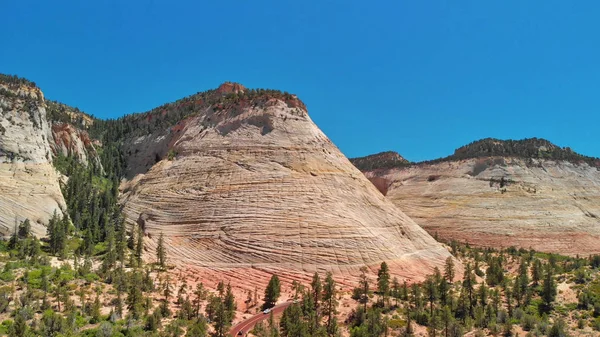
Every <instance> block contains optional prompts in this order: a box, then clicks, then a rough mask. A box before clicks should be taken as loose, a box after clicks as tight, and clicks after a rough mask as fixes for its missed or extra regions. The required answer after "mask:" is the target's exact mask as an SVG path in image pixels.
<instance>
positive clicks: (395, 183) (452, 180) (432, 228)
mask: <svg viewBox="0 0 600 337" xmlns="http://www.w3.org/2000/svg"><path fill="white" fill-rule="evenodd" d="M366 175H367V177H369V178H371V179H372V178H377V179H378V181H377V183H378V184H380V185H382V179H383V180H384V181H385V182H386V183H385V185H386V187H387V198H389V200H391V201H392V202H394V203H395V204H396V205H397V206H398V207H399V208H401V209H402V210H404V211H405V212H406V214H408V215H409V216H410V217H411V218H412V219H414V220H415V221H416V222H417V223H418V224H420V225H421V226H423V227H424V228H425V229H426V230H427V231H428V232H429V233H431V234H433V233H438V234H439V235H440V237H442V238H447V239H450V238H452V239H457V240H460V241H468V242H470V243H472V244H475V245H479V246H491V247H509V246H517V247H523V248H526V249H528V248H533V249H536V250H539V251H544V252H556V253H562V254H570V255H575V254H580V255H582V256H585V255H588V254H598V253H600V171H599V170H598V169H596V168H595V167H590V166H589V165H588V164H578V165H576V164H572V163H569V162H563V161H558V162H556V161H548V160H533V161H531V162H529V163H528V162H527V161H525V160H522V159H516V158H493V159H487V158H484V159H469V160H461V161H450V162H442V163H437V164H431V165H419V166H412V167H409V168H400V169H391V170H387V171H386V170H383V171H373V172H366ZM502 178H504V182H502ZM501 185H503V186H501Z"/></svg>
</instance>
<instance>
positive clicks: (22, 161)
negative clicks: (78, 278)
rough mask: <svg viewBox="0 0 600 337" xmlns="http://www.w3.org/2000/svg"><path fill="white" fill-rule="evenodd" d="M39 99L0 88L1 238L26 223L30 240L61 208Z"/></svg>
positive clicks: (21, 88)
mask: <svg viewBox="0 0 600 337" xmlns="http://www.w3.org/2000/svg"><path fill="white" fill-rule="evenodd" d="M49 137H51V132H50V129H49V127H48V123H47V121H46V110H45V107H44V96H43V94H42V92H41V91H40V90H39V89H38V88H36V87H33V86H28V85H18V86H17V85H8V84H3V83H0V233H1V234H8V233H9V232H12V231H13V229H14V226H15V219H16V221H18V222H20V221H23V220H24V219H26V218H28V219H29V220H30V221H31V222H32V228H33V231H34V233H35V234H37V235H44V234H45V233H46V229H45V227H44V224H45V223H47V221H48V219H49V218H50V217H51V216H52V214H53V213H54V211H57V212H58V213H59V214H61V209H63V208H64V207H65V202H64V199H63V197H62V193H61V191H60V187H59V183H58V179H59V177H58V174H57V173H56V171H55V169H54V168H53V167H52V153H51V151H50V146H49V142H48V138H49Z"/></svg>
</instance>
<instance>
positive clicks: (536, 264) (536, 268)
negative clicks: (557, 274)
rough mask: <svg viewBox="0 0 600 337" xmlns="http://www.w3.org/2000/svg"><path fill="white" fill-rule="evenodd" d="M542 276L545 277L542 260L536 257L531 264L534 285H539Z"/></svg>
mask: <svg viewBox="0 0 600 337" xmlns="http://www.w3.org/2000/svg"><path fill="white" fill-rule="evenodd" d="M542 277H544V275H543V270H542V262H541V261H540V260H539V259H535V260H533V263H532V265H531V279H532V281H533V285H534V286H537V285H538V284H539V283H540V281H541V280H542Z"/></svg>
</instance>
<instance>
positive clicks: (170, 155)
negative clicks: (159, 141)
mask: <svg viewBox="0 0 600 337" xmlns="http://www.w3.org/2000/svg"><path fill="white" fill-rule="evenodd" d="M175 157H177V151H175V150H173V149H170V150H169V153H167V159H169V160H173V159H175Z"/></svg>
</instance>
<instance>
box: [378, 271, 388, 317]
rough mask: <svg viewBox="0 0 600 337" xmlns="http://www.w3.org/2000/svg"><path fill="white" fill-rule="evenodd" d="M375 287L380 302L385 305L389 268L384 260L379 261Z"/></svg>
mask: <svg viewBox="0 0 600 337" xmlns="http://www.w3.org/2000/svg"><path fill="white" fill-rule="evenodd" d="M377 289H378V290H379V294H380V295H381V298H382V302H381V304H382V306H384V307H385V305H386V299H387V295H388V294H389V292H390V270H389V268H388V265H387V263H385V262H381V266H380V267H379V271H378V272H377Z"/></svg>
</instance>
